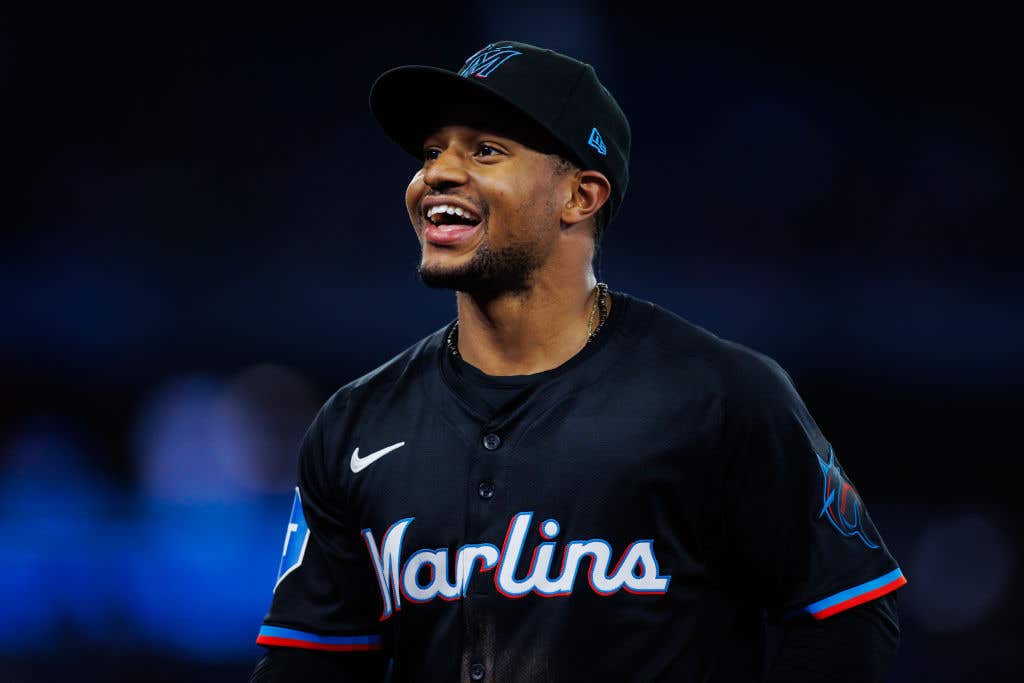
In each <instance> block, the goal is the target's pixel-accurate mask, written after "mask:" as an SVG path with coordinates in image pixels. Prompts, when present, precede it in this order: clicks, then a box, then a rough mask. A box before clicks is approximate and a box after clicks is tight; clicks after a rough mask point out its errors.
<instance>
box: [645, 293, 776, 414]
mask: <svg viewBox="0 0 1024 683" xmlns="http://www.w3.org/2000/svg"><path fill="white" fill-rule="evenodd" d="M630 298H631V299H632V301H631V302H630V305H631V307H635V309H636V310H637V312H638V315H637V316H636V317H637V319H639V320H642V321H643V322H639V323H638V324H636V325H634V326H633V330H634V338H633V339H632V340H631V343H632V344H634V348H635V350H636V352H637V353H636V355H637V356H639V357H644V358H647V359H650V360H651V361H652V364H653V365H655V366H656V367H659V368H663V369H667V376H669V377H671V379H672V380H673V381H674V382H677V383H683V384H685V385H686V386H691V387H693V386H697V387H700V388H701V389H703V390H705V391H708V392H711V393H714V394H718V395H720V397H721V398H722V399H724V400H725V401H726V402H727V403H730V404H734V405H737V406H747V405H749V404H751V403H753V404H756V403H759V402H763V401H766V400H774V399H778V398H783V397H790V396H795V392H796V389H795V385H794V383H793V380H792V378H791V377H790V375H789V373H787V372H786V370H785V369H783V367H782V365H780V364H779V362H778V361H776V360H775V359H774V358H772V357H771V356H769V355H767V354H765V353H763V352H761V351H758V350H756V349H753V348H751V347H750V346H747V345H745V344H743V343H741V342H738V341H734V340H732V339H727V338H725V337H721V336H719V335H717V334H715V333H714V332H712V331H710V330H708V329H707V328H705V327H702V326H700V325H698V324H696V323H694V322H691V321H690V320H688V319H686V318H684V317H683V316H681V315H679V314H677V313H674V312H673V311H670V310H668V309H666V308H664V307H663V306H660V305H658V304H656V303H653V302H650V301H646V300H643V299H639V298H637V297H630Z"/></svg>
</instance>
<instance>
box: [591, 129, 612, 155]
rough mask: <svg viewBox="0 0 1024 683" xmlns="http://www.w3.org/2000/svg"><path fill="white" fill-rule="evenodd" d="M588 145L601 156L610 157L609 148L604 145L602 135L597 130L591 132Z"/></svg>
mask: <svg viewBox="0 0 1024 683" xmlns="http://www.w3.org/2000/svg"><path fill="white" fill-rule="evenodd" d="M587 144H588V145H590V146H591V147H593V148H594V149H596V150H597V151H598V152H600V153H601V154H604V155H605V156H608V146H607V145H605V144H604V140H603V139H601V134H600V133H598V132H597V128H594V129H593V130H591V131H590V139H589V140H587Z"/></svg>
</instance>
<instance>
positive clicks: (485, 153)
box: [477, 143, 501, 157]
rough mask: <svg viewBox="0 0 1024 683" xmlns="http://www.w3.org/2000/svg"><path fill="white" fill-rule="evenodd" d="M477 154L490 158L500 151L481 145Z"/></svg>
mask: <svg viewBox="0 0 1024 683" xmlns="http://www.w3.org/2000/svg"><path fill="white" fill-rule="evenodd" d="M477 153H478V154H481V155H482V156H485V157H491V156H494V155H495V154H501V150H500V149H498V148H497V147H491V146H490V145H488V144H485V143H482V144H481V145H480V148H479V151H478V152H477Z"/></svg>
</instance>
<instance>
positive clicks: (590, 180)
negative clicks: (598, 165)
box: [562, 170, 612, 227]
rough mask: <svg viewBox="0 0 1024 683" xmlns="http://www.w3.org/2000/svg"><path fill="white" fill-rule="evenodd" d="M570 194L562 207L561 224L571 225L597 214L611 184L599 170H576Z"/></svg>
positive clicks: (605, 199) (609, 193) (608, 194)
mask: <svg viewBox="0 0 1024 683" xmlns="http://www.w3.org/2000/svg"><path fill="white" fill-rule="evenodd" d="M570 190H571V192H572V194H571V195H570V197H569V199H568V200H567V201H566V203H565V205H564V206H563V207H562V224H563V225H565V226H566V227H571V226H573V225H575V224H577V223H580V222H582V221H585V220H586V219H588V218H590V217H591V216H594V215H596V214H597V212H598V211H600V209H601V207H602V206H604V203H605V202H606V201H608V197H610V196H611V193H612V186H611V183H609V182H608V178H607V177H605V175H604V174H603V173H601V172H600V171H582V170H580V171H576V172H575V173H574V174H573V177H572V181H571V183H570Z"/></svg>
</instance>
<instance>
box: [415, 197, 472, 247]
mask: <svg viewBox="0 0 1024 683" xmlns="http://www.w3.org/2000/svg"><path fill="white" fill-rule="evenodd" d="M424 218H425V224H424V235H425V237H426V239H427V241H429V242H431V243H433V244H441V245H448V244H456V243H458V242H461V241H463V240H465V239H466V238H467V237H469V236H470V235H471V234H472V233H473V232H475V231H476V229H477V228H478V227H479V226H480V224H481V222H482V219H481V218H480V217H479V216H477V215H476V214H475V213H473V212H472V211H470V210H468V209H464V208H462V207H461V206H454V205H452V204H439V205H437V206H432V207H430V208H429V209H427V210H426V211H425V212H424Z"/></svg>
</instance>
